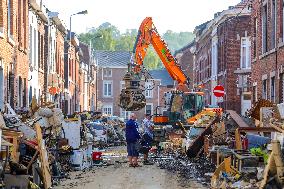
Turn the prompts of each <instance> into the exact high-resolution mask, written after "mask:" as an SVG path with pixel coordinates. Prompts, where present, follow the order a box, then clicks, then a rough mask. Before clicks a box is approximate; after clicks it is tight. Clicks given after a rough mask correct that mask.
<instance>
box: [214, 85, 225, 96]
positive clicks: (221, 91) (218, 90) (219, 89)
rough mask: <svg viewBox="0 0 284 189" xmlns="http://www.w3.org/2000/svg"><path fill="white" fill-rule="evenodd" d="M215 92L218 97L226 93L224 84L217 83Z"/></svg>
mask: <svg viewBox="0 0 284 189" xmlns="http://www.w3.org/2000/svg"><path fill="white" fill-rule="evenodd" d="M213 93H214V95H215V96H216V97H222V96H224V94H225V89H224V87H223V86H221V85H217V86H216V87H215V88H214V89H213Z"/></svg>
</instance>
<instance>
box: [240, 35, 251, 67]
mask: <svg viewBox="0 0 284 189" xmlns="http://www.w3.org/2000/svg"><path fill="white" fill-rule="evenodd" d="M250 45H251V44H250V39H249V37H242V39H241V68H243V69H249V68H250V67H251V60H250V52H251V50H250Z"/></svg>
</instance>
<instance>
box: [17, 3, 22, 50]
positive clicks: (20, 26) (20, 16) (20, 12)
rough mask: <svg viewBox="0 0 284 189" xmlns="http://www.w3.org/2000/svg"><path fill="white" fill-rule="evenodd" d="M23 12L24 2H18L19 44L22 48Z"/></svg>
mask: <svg viewBox="0 0 284 189" xmlns="http://www.w3.org/2000/svg"><path fill="white" fill-rule="evenodd" d="M22 10H23V8H22V0H18V42H19V45H20V46H22V40H21V37H22V35H21V34H22V24H23V23H22Z"/></svg>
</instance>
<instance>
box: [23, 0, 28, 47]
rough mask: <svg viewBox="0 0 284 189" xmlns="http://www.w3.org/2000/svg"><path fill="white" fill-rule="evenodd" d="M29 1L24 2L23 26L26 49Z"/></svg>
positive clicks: (24, 0)
mask: <svg viewBox="0 0 284 189" xmlns="http://www.w3.org/2000/svg"><path fill="white" fill-rule="evenodd" d="M27 5H28V3H27V0H23V26H24V48H25V49H26V48H27V45H28V43H27V27H26V25H27V19H28V18H27Z"/></svg>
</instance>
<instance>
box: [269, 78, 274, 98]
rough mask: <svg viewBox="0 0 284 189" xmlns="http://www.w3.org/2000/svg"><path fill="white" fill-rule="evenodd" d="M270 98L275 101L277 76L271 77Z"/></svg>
mask: <svg viewBox="0 0 284 189" xmlns="http://www.w3.org/2000/svg"><path fill="white" fill-rule="evenodd" d="M270 100H271V101H272V102H275V77H271V78H270Z"/></svg>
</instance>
